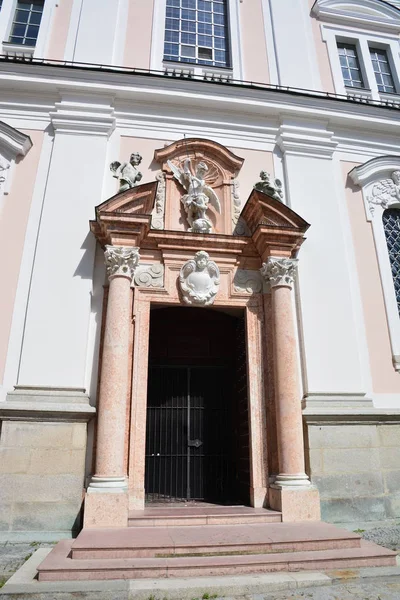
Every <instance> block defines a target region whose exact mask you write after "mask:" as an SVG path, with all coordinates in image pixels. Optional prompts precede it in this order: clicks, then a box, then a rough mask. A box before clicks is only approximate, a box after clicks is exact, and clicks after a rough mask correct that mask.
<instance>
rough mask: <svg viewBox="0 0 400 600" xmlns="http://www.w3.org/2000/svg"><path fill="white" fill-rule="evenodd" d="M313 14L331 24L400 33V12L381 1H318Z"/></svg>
mask: <svg viewBox="0 0 400 600" xmlns="http://www.w3.org/2000/svg"><path fill="white" fill-rule="evenodd" d="M312 14H313V15H315V16H316V17H318V19H321V20H323V21H328V22H331V23H340V24H346V25H351V26H354V27H363V28H364V29H372V30H377V31H391V32H397V33H399V32H400V10H399V9H397V8H395V7H394V6H390V5H389V4H386V3H385V2H381V1H380V0H317V1H316V2H315V4H314V6H313V8H312Z"/></svg>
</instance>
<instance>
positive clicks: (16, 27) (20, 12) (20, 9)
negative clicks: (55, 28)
mask: <svg viewBox="0 0 400 600" xmlns="http://www.w3.org/2000/svg"><path fill="white" fill-rule="evenodd" d="M43 6H44V0H31V2H20V1H18V2H17V8H16V10H15V15H14V20H13V23H12V27H11V34H10V39H9V42H10V43H11V44H18V45H23V46H35V45H36V40H37V37H38V35H39V26H40V21H41V20H42V14H43Z"/></svg>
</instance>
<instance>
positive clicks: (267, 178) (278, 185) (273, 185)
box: [254, 171, 283, 202]
mask: <svg viewBox="0 0 400 600" xmlns="http://www.w3.org/2000/svg"><path fill="white" fill-rule="evenodd" d="M260 180H261V181H258V182H257V183H256V184H255V186H254V188H255V189H256V190H258V191H259V192H263V193H264V194H267V196H270V197H271V198H274V199H275V200H279V201H280V202H282V201H283V190H282V181H281V180H280V179H273V180H271V175H270V174H269V173H268V172H267V171H261V173H260Z"/></svg>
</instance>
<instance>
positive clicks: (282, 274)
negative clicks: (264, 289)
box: [261, 256, 299, 288]
mask: <svg viewBox="0 0 400 600" xmlns="http://www.w3.org/2000/svg"><path fill="white" fill-rule="evenodd" d="M298 262H299V261H298V260H297V259H294V258H275V257H272V256H270V257H269V258H268V260H267V262H265V263H264V264H263V266H262V267H261V275H262V276H263V277H264V278H265V280H266V281H267V282H268V283H269V284H270V285H271V287H276V286H278V285H279V286H285V287H289V288H291V287H293V283H294V280H295V277H296V273H297V264H298Z"/></svg>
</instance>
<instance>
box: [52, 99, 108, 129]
mask: <svg viewBox="0 0 400 600" xmlns="http://www.w3.org/2000/svg"><path fill="white" fill-rule="evenodd" d="M49 114H50V119H51V123H52V125H53V128H54V130H55V131H57V132H61V133H70V134H81V133H83V134H85V135H100V136H106V137H109V136H110V135H111V133H112V132H113V131H114V128H115V122H116V120H115V116H114V108H113V107H112V106H110V105H105V104H100V103H99V104H93V103H90V102H84V101H82V102H71V101H61V102H56V103H55V110H54V111H51V112H50V113H49Z"/></svg>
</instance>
